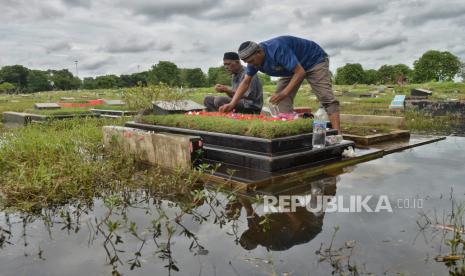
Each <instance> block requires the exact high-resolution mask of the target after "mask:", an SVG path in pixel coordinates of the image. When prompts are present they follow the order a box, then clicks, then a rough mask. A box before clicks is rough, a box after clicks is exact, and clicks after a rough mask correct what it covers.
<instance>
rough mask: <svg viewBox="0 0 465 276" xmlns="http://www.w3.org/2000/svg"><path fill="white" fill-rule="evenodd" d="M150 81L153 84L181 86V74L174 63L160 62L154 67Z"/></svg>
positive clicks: (150, 73) (150, 74)
mask: <svg viewBox="0 0 465 276" xmlns="http://www.w3.org/2000/svg"><path fill="white" fill-rule="evenodd" d="M148 81H149V83H151V84H159V83H165V84H167V85H169V86H179V85H180V84H181V72H180V70H179V68H178V66H177V65H176V64H174V63H173V62H170V61H160V62H158V64H156V65H153V66H152V70H151V71H150V72H149V80H148Z"/></svg>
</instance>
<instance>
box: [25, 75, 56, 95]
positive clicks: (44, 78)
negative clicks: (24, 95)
mask: <svg viewBox="0 0 465 276" xmlns="http://www.w3.org/2000/svg"><path fill="white" fill-rule="evenodd" d="M51 89H52V85H51V84H50V82H49V80H48V75H47V72H44V71H40V70H30V71H29V73H28V74H27V91H28V92H37V91H48V90H51Z"/></svg>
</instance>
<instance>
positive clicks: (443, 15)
mask: <svg viewBox="0 0 465 276" xmlns="http://www.w3.org/2000/svg"><path fill="white" fill-rule="evenodd" d="M464 14H465V2H463V1H448V2H431V3H426V2H423V3H422V6H421V8H416V9H411V12H410V13H409V14H408V15H407V16H405V18H404V23H405V24H407V25H409V26H415V25H421V24H425V23H427V22H429V21H434V20H448V19H452V18H459V17H462V18H463V16H464Z"/></svg>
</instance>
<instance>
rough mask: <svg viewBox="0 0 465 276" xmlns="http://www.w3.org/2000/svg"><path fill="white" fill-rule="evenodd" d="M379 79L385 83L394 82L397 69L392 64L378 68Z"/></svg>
mask: <svg viewBox="0 0 465 276" xmlns="http://www.w3.org/2000/svg"><path fill="white" fill-rule="evenodd" d="M378 81H379V82H380V83H383V84H387V83H394V81H395V69H394V66H392V65H387V64H385V65H383V66H381V67H380V68H379V69H378Z"/></svg>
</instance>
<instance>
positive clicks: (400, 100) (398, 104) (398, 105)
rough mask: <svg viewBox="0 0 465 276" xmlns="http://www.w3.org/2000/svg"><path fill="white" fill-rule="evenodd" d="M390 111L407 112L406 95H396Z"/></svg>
mask: <svg viewBox="0 0 465 276" xmlns="http://www.w3.org/2000/svg"><path fill="white" fill-rule="evenodd" d="M389 110H401V111H403V110H405V95H396V96H395V97H394V99H393V100H392V102H391V104H390V105H389Z"/></svg>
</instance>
